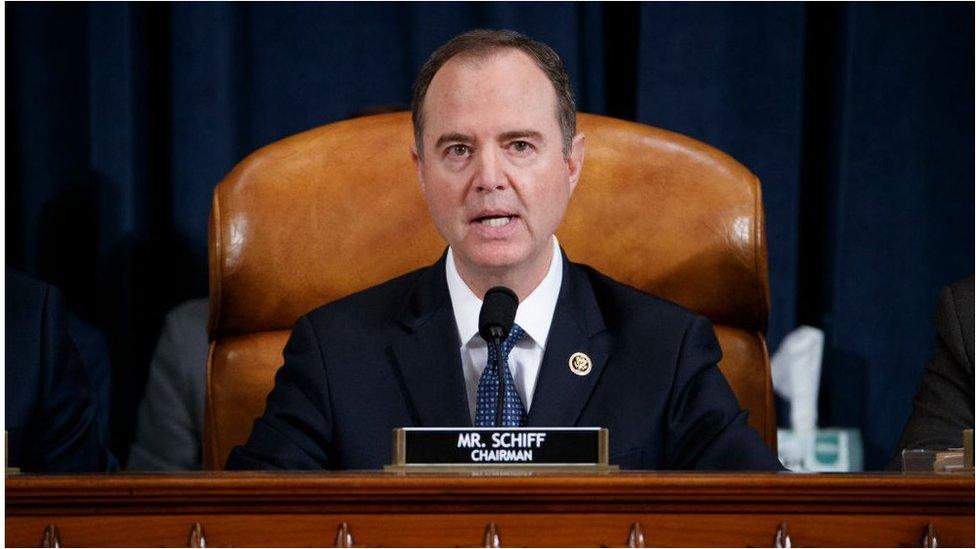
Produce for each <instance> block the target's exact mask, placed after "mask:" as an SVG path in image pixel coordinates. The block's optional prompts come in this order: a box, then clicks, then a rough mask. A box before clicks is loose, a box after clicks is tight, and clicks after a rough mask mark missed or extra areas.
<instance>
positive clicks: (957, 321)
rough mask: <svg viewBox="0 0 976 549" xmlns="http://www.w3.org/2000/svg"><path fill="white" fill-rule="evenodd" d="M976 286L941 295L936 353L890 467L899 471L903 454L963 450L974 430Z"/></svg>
mask: <svg viewBox="0 0 976 549" xmlns="http://www.w3.org/2000/svg"><path fill="white" fill-rule="evenodd" d="M973 286H974V278H967V279H965V280H960V281H959V282H956V283H955V284H952V285H950V286H947V287H945V288H943V289H942V293H941V294H940V295H939V308H938V312H937V313H936V317H935V323H936V328H937V329H938V340H937V342H936V347H935V354H934V355H933V356H932V360H930V361H929V362H928V364H926V365H925V372H924V373H923V374H922V388H921V389H920V390H919V392H918V394H917V395H915V403H914V406H913V408H912V415H911V416H910V417H909V418H908V424H907V425H905V430H904V431H903V432H902V434H901V441H900V442H899V443H898V450H897V451H896V452H895V455H894V457H893V458H892V460H891V462H890V463H889V464H888V469H900V468H901V452H902V450H906V449H925V450H944V449H946V448H960V447H962V431H963V429H972V428H973V316H974V299H973Z"/></svg>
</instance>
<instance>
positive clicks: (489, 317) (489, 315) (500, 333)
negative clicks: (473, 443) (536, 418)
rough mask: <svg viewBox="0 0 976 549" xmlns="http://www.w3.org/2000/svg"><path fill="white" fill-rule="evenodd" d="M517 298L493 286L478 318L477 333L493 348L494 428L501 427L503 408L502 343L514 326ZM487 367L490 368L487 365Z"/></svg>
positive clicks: (503, 289)
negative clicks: (496, 399) (495, 402)
mask: <svg viewBox="0 0 976 549" xmlns="http://www.w3.org/2000/svg"><path fill="white" fill-rule="evenodd" d="M518 303H519V301H518V296H517V295H515V292H513V291H512V290H509V289H508V288H506V287H504V286H495V287H494V288H491V289H490V290H488V291H487V292H485V299H484V301H483V302H482V304H481V314H480V315H479V316H478V333H479V334H481V337H482V338H484V340H485V341H486V342H487V343H488V345H493V346H494V348H495V371H496V372H498V406H497V407H496V409H495V427H501V425H502V409H503V408H504V406H505V374H504V372H502V363H501V361H502V342H503V341H505V338H507V337H508V332H509V331H511V329H512V325H513V324H515V311H516V310H517V309H518ZM489 366H491V365H490V364H489Z"/></svg>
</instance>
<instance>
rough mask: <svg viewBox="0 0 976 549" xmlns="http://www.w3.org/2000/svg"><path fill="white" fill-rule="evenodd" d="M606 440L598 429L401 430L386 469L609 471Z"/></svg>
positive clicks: (481, 428) (435, 428)
mask: <svg viewBox="0 0 976 549" xmlns="http://www.w3.org/2000/svg"><path fill="white" fill-rule="evenodd" d="M607 438H608V433H607V430H606V429H601V428H598V427H543V428H532V427H505V428H488V427H454V428H446V427H444V428H442V427H403V428H399V429H394V430H393V463H392V464H391V465H390V466H388V467H387V469H392V470H403V469H414V468H425V469H430V468H434V469H441V468H464V469H471V468H498V467H501V468H506V467H508V468H511V467H516V468H533V469H534V468H543V469H548V468H570V469H572V468H580V467H583V468H609V465H608V457H607V456H608V444H607Z"/></svg>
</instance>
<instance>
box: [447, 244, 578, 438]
mask: <svg viewBox="0 0 976 549" xmlns="http://www.w3.org/2000/svg"><path fill="white" fill-rule="evenodd" d="M445 265H446V269H445V270H446V272H447V273H446V274H447V289H448V291H449V292H450V294H451V304H452V305H453V306H454V320H455V322H456V323H457V328H458V335H459V336H460V341H461V368H462V369H463V370H464V385H465V388H466V389H467V391H468V408H469V410H470V412H471V422H472V424H473V423H474V412H475V405H476V403H477V401H478V381H479V380H480V379H481V372H482V371H483V370H484V369H485V366H487V365H488V344H487V343H486V342H485V340H484V339H482V338H481V336H480V335H478V315H479V314H480V313H481V300H480V299H478V296H476V295H475V294H474V292H472V291H471V288H468V285H467V284H465V283H464V281H463V280H461V275H460V274H458V271H457V266H456V265H455V264H454V253H453V251H452V250H451V249H450V248H448V250H447V261H446V262H445ZM562 282H563V256H562V253H560V251H559V241H558V240H556V236H555V235H553V237H552V261H550V262H549V272H548V273H546V277H545V278H543V279H542V282H540V283H539V285H538V286H536V288H535V289H534V290H532V293H530V294H529V295H528V297H526V298H525V299H524V300H522V302H521V303H519V307H518V310H517V311H516V313H515V323H516V324H518V325H519V326H521V327H522V329H523V330H525V336H524V337H522V339H521V340H519V342H518V343H517V344H516V345H515V348H513V349H512V352H511V353H509V355H508V368H509V370H510V371H511V372H512V377H513V378H514V380H515V389H516V390H517V391H518V394H519V397H521V399H522V404H523V405H525V412H526V413H528V412H529V410H530V408H531V406H532V395H533V393H534V392H535V383H536V380H538V379H539V367H540V366H541V365H542V356H543V354H544V353H545V351H546V340H547V339H548V338H549V326H550V325H551V324H552V315H553V313H554V312H555V310H556V299H557V298H558V297H559V288H560V287H561V286H562Z"/></svg>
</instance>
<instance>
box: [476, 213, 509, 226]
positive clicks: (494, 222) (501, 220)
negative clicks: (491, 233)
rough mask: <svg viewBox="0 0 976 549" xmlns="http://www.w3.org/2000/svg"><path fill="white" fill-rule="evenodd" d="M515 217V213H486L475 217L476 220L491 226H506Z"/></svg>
mask: <svg viewBox="0 0 976 549" xmlns="http://www.w3.org/2000/svg"><path fill="white" fill-rule="evenodd" d="M514 218H515V216H514V215H485V216H482V217H477V218H475V221H476V222H478V223H481V224H482V225H487V226H489V227H504V226H505V225H508V224H509V223H510V222H511V221H512V219H514Z"/></svg>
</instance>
